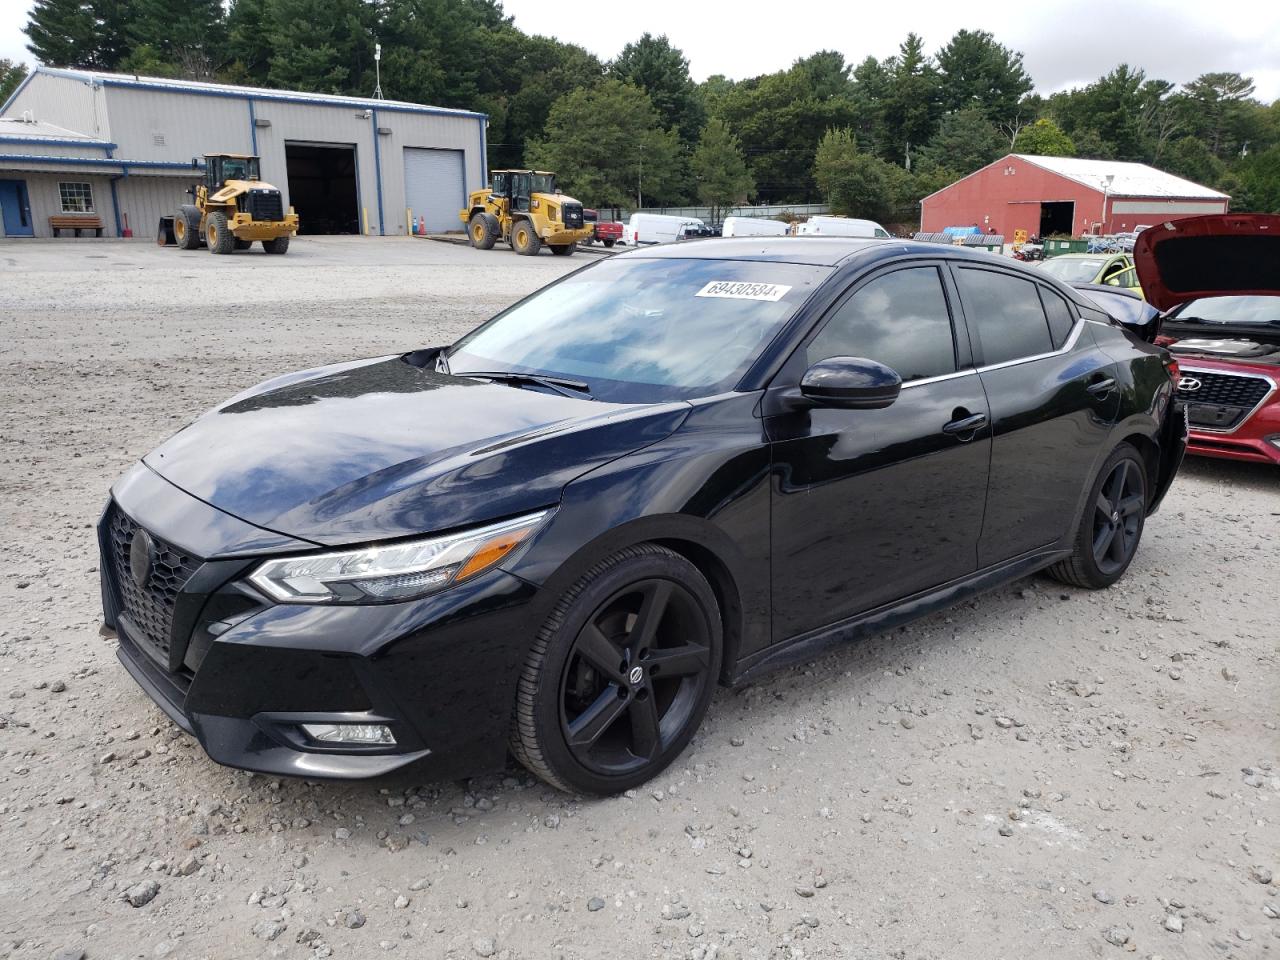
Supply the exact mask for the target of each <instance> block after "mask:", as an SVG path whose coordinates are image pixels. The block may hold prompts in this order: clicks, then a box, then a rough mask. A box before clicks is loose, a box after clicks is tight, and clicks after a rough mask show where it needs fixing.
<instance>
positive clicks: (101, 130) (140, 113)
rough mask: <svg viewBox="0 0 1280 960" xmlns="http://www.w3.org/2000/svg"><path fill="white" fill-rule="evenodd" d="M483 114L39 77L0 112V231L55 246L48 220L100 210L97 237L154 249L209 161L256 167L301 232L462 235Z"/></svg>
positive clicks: (172, 83)
mask: <svg viewBox="0 0 1280 960" xmlns="http://www.w3.org/2000/svg"><path fill="white" fill-rule="evenodd" d="M486 123H487V118H486V116H485V115H484V114H482V113H472V112H470V111H467V110H449V109H445V108H442V107H426V106H421V105H419V104H414V103H400V102H397V101H394V100H374V99H365V98H362V97H339V96H329V95H324V94H312V93H292V92H289V91H284V90H265V89H259V88H256V87H234V86H224V85H220V84H212V83H195V82H192V81H184V80H166V79H161V78H149V77H134V76H126V75H122V74H112V73H95V72H92V71H86V70H56V69H52V68H49V67H36V69H35V70H34V71H32V73H31V74H30V75H28V77H27V78H26V80H25V81H24V82H23V83H22V84H21V85H20V86H19V87H18V89H17V90H15V91H14V93H13V95H12V96H11V97H10V98H9V100H8V101H7V102H6V103H5V104H4V106H3V107H0V214H2V217H0V223H2V224H3V235H6V236H11V237H12V236H28V237H29V236H36V237H46V236H52V235H53V231H52V229H51V228H50V225H49V218H50V217H51V216H57V215H60V214H64V213H68V214H70V213H89V214H96V215H97V216H98V217H99V218H100V219H101V220H102V223H103V234H104V235H105V236H122V235H124V233H125V230H126V228H128V229H131V230H132V232H133V235H134V236H137V237H141V238H145V239H153V238H154V237H155V234H156V226H157V223H158V222H159V218H160V217H161V216H162V215H170V214H172V213H173V212H174V211H175V210H177V208H178V206H179V205H180V204H181V203H184V202H189V200H188V198H187V196H186V191H187V188H188V187H189V186H191V185H192V184H193V183H194V182H195V181H196V180H198V179H200V178H201V177H202V174H201V173H200V172H199V171H197V170H195V169H194V168H193V166H192V159H193V158H196V157H201V156H203V155H204V154H206V153H252V154H258V155H259V156H261V157H262V179H263V180H265V181H267V182H268V183H272V184H274V185H275V186H277V187H279V188H280V189H281V191H283V193H284V200H285V204H286V206H292V207H293V208H294V209H295V210H296V211H297V213H298V216H299V220H300V224H301V226H300V232H301V233H345V234H355V233H364V234H372V235H388V234H390V235H394V234H404V233H407V232H408V229H409V227H408V224H409V222H410V221H411V220H412V218H414V217H420V218H421V219H422V220H423V222H424V223H425V226H426V229H427V230H429V231H440V230H456V229H459V228H460V226H461V224H460V222H459V220H458V211H459V210H460V209H462V208H463V207H464V206H466V194H467V192H468V191H469V190H478V189H480V187H482V186H483V185H484V183H485V182H486V170H485V163H486V161H485V126H486Z"/></svg>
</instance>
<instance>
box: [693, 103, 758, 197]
mask: <svg viewBox="0 0 1280 960" xmlns="http://www.w3.org/2000/svg"><path fill="white" fill-rule="evenodd" d="M689 166H690V169H691V170H692V171H693V175H694V178H695V179H696V180H697V184H698V200H699V201H701V202H702V203H705V204H707V205H708V206H710V207H711V220H712V222H719V221H721V220H723V219H724V208H725V207H731V206H736V205H737V204H740V203H743V202H744V201H745V200H746V199H747V195H748V194H750V193H751V192H752V191H753V190H755V180H754V179H752V177H751V171H749V170H748V169H747V161H746V160H745V159H744V158H743V156H742V145H741V144H739V143H738V138H737V137H735V136H734V135H733V134H732V133H730V132H729V128H728V127H726V126H725V123H724V121H723V120H720V119H719V118H716V117H713V118H712V119H710V120H708V121H707V125H706V126H705V127H703V129H702V136H701V138H700V139H699V140H698V147H697V149H696V150H694V151H693V157H692V159H691V160H690V163H689Z"/></svg>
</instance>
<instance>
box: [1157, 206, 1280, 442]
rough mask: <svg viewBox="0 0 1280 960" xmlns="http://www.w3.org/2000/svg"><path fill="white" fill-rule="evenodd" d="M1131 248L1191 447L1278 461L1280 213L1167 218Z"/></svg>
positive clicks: (1279, 423)
mask: <svg viewBox="0 0 1280 960" xmlns="http://www.w3.org/2000/svg"><path fill="white" fill-rule="evenodd" d="M1133 256H1134V262H1135V265H1136V266H1137V269H1138V279H1139V280H1140V281H1141V283H1142V290H1143V293H1144V295H1145V296H1146V298H1147V300H1148V301H1149V302H1150V303H1151V305H1152V306H1154V307H1156V308H1158V309H1159V310H1161V311H1163V312H1164V317H1163V319H1162V321H1161V325H1160V337H1159V339H1158V340H1157V342H1158V343H1160V344H1161V345H1163V346H1167V347H1168V348H1169V350H1170V351H1171V352H1172V353H1173V355H1174V356H1175V357H1176V358H1177V360H1178V366H1179V369H1180V377H1179V382H1178V399H1180V400H1182V401H1184V402H1185V403H1186V405H1187V417H1188V420H1189V422H1190V427H1191V435H1190V440H1189V443H1188V445H1187V452H1188V453H1197V454H1201V455H1203V456H1209V457H1223V458H1226V459H1230V460H1249V461H1253V462H1256V463H1271V464H1280V389H1278V386H1280V216H1277V215H1274V214H1254V213H1244V214H1232V213H1228V214H1214V215H1212V216H1204V217H1188V218H1186V219H1182V220H1172V221H1169V222H1167V223H1162V224H1158V225H1157V226H1154V227H1151V228H1150V229H1147V230H1144V231H1142V233H1140V234H1139V235H1138V239H1137V243H1136V245H1135V246H1134V251H1133Z"/></svg>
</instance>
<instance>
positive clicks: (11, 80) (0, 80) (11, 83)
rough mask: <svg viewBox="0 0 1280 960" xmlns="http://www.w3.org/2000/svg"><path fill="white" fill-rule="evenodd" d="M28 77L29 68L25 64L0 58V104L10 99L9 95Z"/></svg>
mask: <svg viewBox="0 0 1280 960" xmlns="http://www.w3.org/2000/svg"><path fill="white" fill-rule="evenodd" d="M26 75H27V68H26V66H25V65H24V64H21V63H14V62H13V61H12V60H6V59H5V58H3V57H0V103H4V102H5V101H6V100H8V99H9V95H10V94H11V93H13V91H14V90H16V89H18V84H20V83H21V82H22V79H23V77H25V76H26Z"/></svg>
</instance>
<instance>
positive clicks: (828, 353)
mask: <svg viewBox="0 0 1280 960" xmlns="http://www.w3.org/2000/svg"><path fill="white" fill-rule="evenodd" d="M828 357H865V358H867V359H868V360H876V361H878V362H880V363H883V364H885V365H886V366H889V367H892V368H893V369H894V370H896V371H897V373H898V375H899V376H900V377H902V380H903V382H904V383H905V382H908V381H911V380H921V379H923V378H925V377H937V376H941V375H943V374H946V373H954V372H955V369H956V350H955V340H954V338H953V336H952V334H951V314H950V312H949V311H948V310H947V298H946V296H945V295H944V294H943V292H942V278H941V277H940V276H939V275H938V270H937V268H936V267H910V268H908V269H906V270H895V271H894V272H893V273H888V274H885V275H883V276H880V277H876V278H875V279H874V280H872V281H870V282H869V283H867V284H865V285H864V286H863V287H862V288H861V289H859V290H858V291H857V292H856V293H854V294H853V296H851V297H850V298H849V299H848V300H846V301H845V302H844V303H843V304H841V305H840V307H839V308H837V310H836V312H835V313H834V314H833V315H832V316H831V319H829V320H828V321H827V323H826V325H825V326H824V327H823V328H822V330H821V331H819V333H818V335H817V336H816V337H814V338H813V340H812V341H810V343H809V345H808V347H806V348H805V359H806V360H807V361H808V363H809V365H810V366H812V365H813V364H815V363H817V362H818V361H819V360H826V359H827V358H828Z"/></svg>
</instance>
